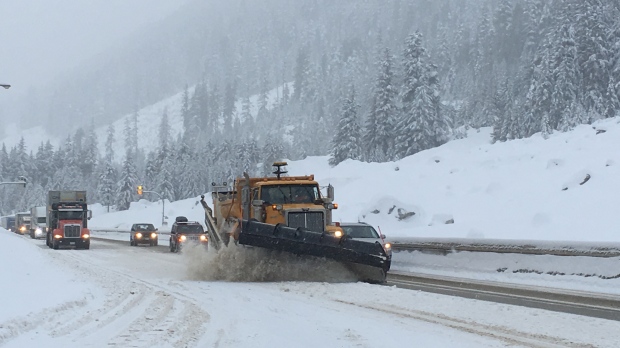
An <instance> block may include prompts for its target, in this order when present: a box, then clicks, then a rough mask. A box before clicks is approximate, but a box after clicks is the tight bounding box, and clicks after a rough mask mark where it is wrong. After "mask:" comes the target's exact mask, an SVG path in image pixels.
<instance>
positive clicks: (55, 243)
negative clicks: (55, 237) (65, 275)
mask: <svg viewBox="0 0 620 348" xmlns="http://www.w3.org/2000/svg"><path fill="white" fill-rule="evenodd" d="M58 244H59V243H57V242H53V243H52V247H53V248H54V250H58V247H59V246H60V245H58Z"/></svg>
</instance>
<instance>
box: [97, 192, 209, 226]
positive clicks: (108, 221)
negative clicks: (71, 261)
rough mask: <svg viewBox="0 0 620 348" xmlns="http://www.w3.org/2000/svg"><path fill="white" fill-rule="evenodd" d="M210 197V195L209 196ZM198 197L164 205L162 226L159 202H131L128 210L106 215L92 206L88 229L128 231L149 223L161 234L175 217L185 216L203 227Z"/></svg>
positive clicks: (202, 214) (160, 204) (98, 208)
mask: <svg viewBox="0 0 620 348" xmlns="http://www.w3.org/2000/svg"><path fill="white" fill-rule="evenodd" d="M209 197H210V195H209ZM199 200H200V197H197V198H189V199H184V200H181V201H176V202H170V201H168V200H166V201H165V203H164V218H165V222H166V223H167V224H166V225H163V226H162V203H161V201H156V202H150V201H147V200H145V199H142V200H140V201H138V202H132V203H131V205H130V207H129V209H128V210H124V211H119V212H111V213H107V212H106V209H107V208H105V207H102V206H98V205H94V206H93V209H92V210H93V218H92V219H91V220H90V222H89V225H88V227H89V228H90V229H92V230H106V231H129V229H130V228H131V225H133V224H135V223H151V224H153V225H154V226H155V227H157V228H159V230H160V231H161V232H169V231H170V226H172V223H174V220H175V218H176V217H177V216H185V217H187V218H188V219H189V220H190V221H199V222H200V223H202V224H203V226H204V219H205V215H204V209H203V208H202V206H201V205H200V202H199Z"/></svg>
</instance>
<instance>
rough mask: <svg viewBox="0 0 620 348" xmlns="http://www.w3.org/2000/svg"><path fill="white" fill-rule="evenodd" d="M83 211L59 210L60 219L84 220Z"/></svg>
mask: <svg viewBox="0 0 620 348" xmlns="http://www.w3.org/2000/svg"><path fill="white" fill-rule="evenodd" d="M83 214H84V212H83V211H59V212H58V220H82V216H83Z"/></svg>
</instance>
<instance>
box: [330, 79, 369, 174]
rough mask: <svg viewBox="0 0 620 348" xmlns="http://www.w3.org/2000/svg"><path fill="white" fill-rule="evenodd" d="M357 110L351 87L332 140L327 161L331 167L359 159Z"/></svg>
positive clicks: (359, 143) (357, 106)
mask: <svg viewBox="0 0 620 348" xmlns="http://www.w3.org/2000/svg"><path fill="white" fill-rule="evenodd" d="M358 109H359V105H357V103H356V100H355V89H354V88H353V87H352V88H351V94H350V96H349V97H347V98H345V99H344V101H343V104H342V113H341V116H340V122H339V123H338V128H337V131H336V135H335V136H334V138H333V140H332V152H331V158H330V159H329V164H330V165H332V166H335V165H338V164H339V163H340V162H342V161H344V160H346V159H355V160H359V159H361V156H362V147H361V136H362V130H361V127H360V125H359V123H358V120H357V110H358Z"/></svg>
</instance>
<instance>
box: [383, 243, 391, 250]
mask: <svg viewBox="0 0 620 348" xmlns="http://www.w3.org/2000/svg"><path fill="white" fill-rule="evenodd" d="M383 247H384V248H385V250H389V249H392V244H391V243H385V244H383Z"/></svg>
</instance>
